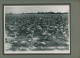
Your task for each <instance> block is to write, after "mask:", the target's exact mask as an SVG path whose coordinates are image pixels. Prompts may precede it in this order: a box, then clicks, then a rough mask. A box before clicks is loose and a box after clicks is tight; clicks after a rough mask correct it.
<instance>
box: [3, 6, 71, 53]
mask: <svg viewBox="0 0 80 58" xmlns="http://www.w3.org/2000/svg"><path fill="white" fill-rule="evenodd" d="M3 7H4V19H3V20H4V54H70V5H4V6H3Z"/></svg>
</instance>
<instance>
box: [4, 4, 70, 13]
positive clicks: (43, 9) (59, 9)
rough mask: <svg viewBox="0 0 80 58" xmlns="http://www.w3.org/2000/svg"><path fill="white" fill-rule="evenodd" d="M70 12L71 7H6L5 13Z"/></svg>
mask: <svg viewBox="0 0 80 58" xmlns="http://www.w3.org/2000/svg"><path fill="white" fill-rule="evenodd" d="M50 11H51V12H55V13H56V12H62V13H64V12H69V5H24V6H21V5H20V6H4V12H5V13H31V12H33V13H37V12H50Z"/></svg>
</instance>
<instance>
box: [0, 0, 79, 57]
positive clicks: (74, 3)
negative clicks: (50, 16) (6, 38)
mask: <svg viewBox="0 0 80 58" xmlns="http://www.w3.org/2000/svg"><path fill="white" fill-rule="evenodd" d="M29 3H30V4H31V3H32V4H34V3H38V4H39V3H44V4H45V3H53V4H54V3H70V4H71V55H3V48H2V47H3V46H2V45H3V43H2V42H3V38H2V33H3V32H2V26H3V22H2V4H29ZM79 35H80V0H0V58H80V45H79V44H80V43H79V41H80V36H79Z"/></svg>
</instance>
